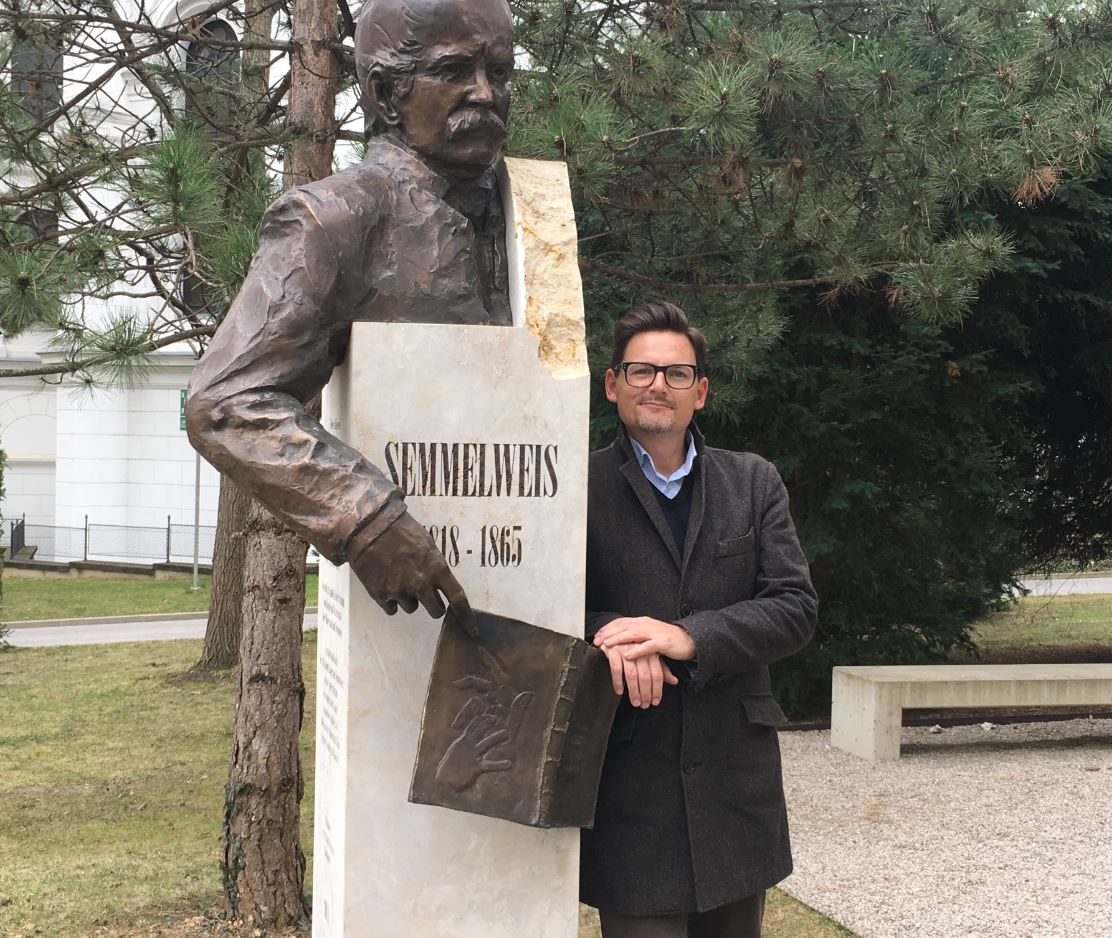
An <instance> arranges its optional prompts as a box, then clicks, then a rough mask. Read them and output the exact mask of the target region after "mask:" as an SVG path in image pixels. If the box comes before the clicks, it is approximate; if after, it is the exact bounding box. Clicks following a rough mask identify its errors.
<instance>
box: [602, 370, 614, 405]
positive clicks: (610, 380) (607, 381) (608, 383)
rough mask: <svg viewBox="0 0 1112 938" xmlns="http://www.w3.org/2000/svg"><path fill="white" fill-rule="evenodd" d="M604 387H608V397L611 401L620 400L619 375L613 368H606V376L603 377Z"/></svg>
mask: <svg viewBox="0 0 1112 938" xmlns="http://www.w3.org/2000/svg"><path fill="white" fill-rule="evenodd" d="M602 383H603V387H604V388H605V389H606V399H607V400H608V401H610V402H611V403H617V401H618V389H617V384H618V376H617V375H616V374H614V369H613V368H607V369H606V377H605V378H604V379H603V382H602Z"/></svg>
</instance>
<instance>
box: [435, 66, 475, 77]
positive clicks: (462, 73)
mask: <svg viewBox="0 0 1112 938" xmlns="http://www.w3.org/2000/svg"><path fill="white" fill-rule="evenodd" d="M437 73H438V74H440V75H441V76H442V77H444V78H446V79H448V81H462V80H463V79H464V78H466V77H467V76H468V75H470V74H471V66H470V65H469V64H468V63H467V62H445V63H444V64H443V65H441V66H440V68H438V69H437Z"/></svg>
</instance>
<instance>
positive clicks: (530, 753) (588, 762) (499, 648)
mask: <svg viewBox="0 0 1112 938" xmlns="http://www.w3.org/2000/svg"><path fill="white" fill-rule="evenodd" d="M475 617H476V621H477V624H478V632H479V634H478V638H477V639H475V638H472V637H471V636H469V635H467V634H466V633H465V632H464V631H463V629H462V628H460V627H459V625H458V624H457V623H456V622H455V621H454V620H453V618H452V614H451V613H449V614H448V616H447V617H446V618H445V620H444V625H443V626H442V627H441V630H440V641H439V643H438V644H437V648H436V657H435V659H434V660H433V667H432V675H431V677H430V678H429V690H428V696H427V697H426V699H425V710H424V714H423V715H422V718H421V736H420V740H419V741H418V745H417V762H416V764H415V765H414V767H413V782H412V784H411V786H410V790H409V800H410V801H412V802H415V803H418V804H435V805H440V806H442V807H445V808H453V809H455V810H457V811H469V812H471V813H472V814H485V815H488V816H490V817H498V818H503V819H505V820H507V821H515V822H517V823H518V824H528V825H530V826H532V827H591V825H592V824H593V823H594V813H595V798H596V796H597V794H598V783H599V777H600V776H601V774H602V760H603V758H604V756H605V755H606V742H607V739H608V737H609V735H610V724H611V723H612V722H613V719H614V712H615V710H616V709H617V706H618V696H617V694H615V693H614V689H613V687H612V686H611V684H610V668H609V665H608V664H607V661H606V656H605V655H604V654H603V653H602V652H601V651H599V650H598V649H597V648H594V647H593V646H591V645H589V644H587V642H585V641H583V639H581V638H576V637H575V636H574V635H562V634H560V633H559V632H553V631H551V630H549V629H545V628H541V627H539V626H536V625H530V624H528V623H526V622H520V621H518V620H516V619H507V618H505V617H503V616H496V615H493V614H491V613H488V612H479V611H476V612H475Z"/></svg>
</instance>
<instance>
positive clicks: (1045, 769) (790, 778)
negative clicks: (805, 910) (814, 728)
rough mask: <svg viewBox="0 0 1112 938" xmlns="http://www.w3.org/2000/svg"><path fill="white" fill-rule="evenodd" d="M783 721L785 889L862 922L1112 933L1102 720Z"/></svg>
mask: <svg viewBox="0 0 1112 938" xmlns="http://www.w3.org/2000/svg"><path fill="white" fill-rule="evenodd" d="M829 738H830V734H829V732H828V731H820V732H808V733H781V734H780V744H781V747H782V750H783V757H784V779H785V785H786V788H787V796H788V811H789V814H790V816H791V825H792V828H791V831H792V847H793V853H794V856H795V869H796V872H795V873H794V874H793V875H792V876H791V877H790V878H789V879H788V880H787V881H786V882H785V883H784V884H783V886H784V888H786V889H787V891H788V892H790V893H791V894H792V895H794V896H796V897H797V898H799V899H800V900H802V901H803V902H805V903H807V904H808V905H810V906H812V907H813V908H816V909H819V910H820V911H822V912H824V913H826V914H827V915H829V916H830V917H831V918H833V919H835V920H836V921H838V922H841V923H842V924H843V925H845V926H846V927H847V928H850V929H852V930H853V931H854V932H856V933H857V934H858V935H859V936H861V938H1100V936H1109V935H1112V720H1095V721H1090V720H1071V721H1068V722H1060V723H1019V724H1012V725H1010V726H992V727H991V728H990V729H985V728H983V727H982V726H963V727H951V728H947V729H944V730H942V732H940V733H932V732H931V731H930V730H929V729H927V728H925V727H924V728H914V729H913V728H907V727H905V728H904V730H903V750H902V752H903V755H902V756H901V758H900V760H899V761H898V762H865V761H864V760H861V759H857V758H856V757H854V756H851V755H849V754H848V753H845V752H842V751H841V750H838V749H833V748H831V746H830V744H829Z"/></svg>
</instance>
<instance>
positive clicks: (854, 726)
mask: <svg viewBox="0 0 1112 938" xmlns="http://www.w3.org/2000/svg"><path fill="white" fill-rule="evenodd" d="M901 715H902V711H901V707H900V702H899V688H898V687H895V686H892V685H890V684H882V683H875V682H872V681H863V680H861V679H860V678H858V677H854V676H852V675H849V674H845V673H843V672H841V671H839V670H838V669H837V668H835V669H834V685H833V693H832V700H831V706H830V744H831V745H832V746H836V747H837V748H839V749H844V750H845V751H846V752H850V753H853V755H855V756H860V757H861V758H862V759H868V760H869V761H871V762H877V761H894V760H896V759H898V758H899V757H900V718H901Z"/></svg>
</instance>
